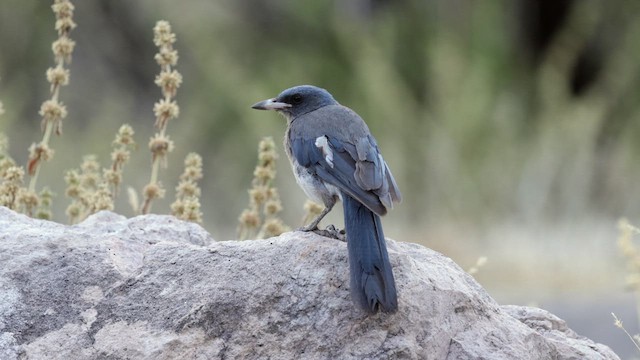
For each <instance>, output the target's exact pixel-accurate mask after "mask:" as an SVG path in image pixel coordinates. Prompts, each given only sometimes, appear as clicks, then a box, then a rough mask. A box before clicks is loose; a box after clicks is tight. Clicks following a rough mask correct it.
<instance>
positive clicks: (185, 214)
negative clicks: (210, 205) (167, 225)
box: [171, 198, 202, 223]
mask: <svg viewBox="0 0 640 360" xmlns="http://www.w3.org/2000/svg"><path fill="white" fill-rule="evenodd" d="M171 211H172V214H173V215H174V216H176V217H177V218H179V219H182V220H186V221H191V222H198V223H199V222H202V212H200V201H199V200H198V199H197V198H189V199H186V200H184V201H176V202H174V203H173V204H171Z"/></svg>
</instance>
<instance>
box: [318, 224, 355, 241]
mask: <svg viewBox="0 0 640 360" xmlns="http://www.w3.org/2000/svg"><path fill="white" fill-rule="evenodd" d="M312 231H313V232H314V233H316V234H318V235H320V236H324V237H328V238H332V239H336V240H340V241H345V242H346V241H347V233H346V232H345V231H344V230H340V229H336V227H335V226H333V225H329V226H327V227H326V229H324V230H321V229H318V228H316V229H315V230H312Z"/></svg>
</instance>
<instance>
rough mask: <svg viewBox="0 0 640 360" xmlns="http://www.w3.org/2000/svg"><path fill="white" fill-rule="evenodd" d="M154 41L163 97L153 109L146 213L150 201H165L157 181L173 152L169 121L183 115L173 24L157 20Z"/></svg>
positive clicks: (146, 188)
mask: <svg viewBox="0 0 640 360" xmlns="http://www.w3.org/2000/svg"><path fill="white" fill-rule="evenodd" d="M153 33H154V38H153V42H154V43H155V44H156V46H157V47H158V53H157V54H156V56H155V59H156V61H157V62H158V65H160V74H159V75H158V76H156V85H158V86H159V87H160V89H162V95H163V96H164V98H162V99H160V100H159V101H158V102H156V103H155V105H154V106H153V112H154V113H155V116H156V123H155V126H156V128H157V129H158V132H157V133H156V134H155V135H154V136H153V137H152V138H151V140H150V141H149V150H151V154H152V168H151V179H150V180H149V183H148V184H147V185H146V186H145V187H144V189H143V191H142V193H143V196H144V200H143V203H142V206H141V212H142V213H143V214H147V213H149V211H150V210H151V202H152V201H153V200H154V199H158V198H162V197H164V194H165V189H164V188H163V187H162V185H161V183H160V182H159V181H158V172H159V168H160V165H163V166H164V167H166V166H167V154H168V153H170V152H171V151H173V142H172V141H171V140H170V139H169V136H168V135H166V130H167V125H168V122H169V120H171V119H175V118H177V117H178V114H179V113H180V108H179V107H178V104H177V103H176V101H175V100H173V98H175V96H176V92H177V90H178V88H179V87H180V84H181V83H182V75H180V73H179V72H177V71H176V70H173V69H172V66H175V65H176V64H177V63H178V52H177V51H176V50H174V49H173V43H174V42H175V41H176V35H175V34H174V33H172V32H171V25H170V24H169V22H167V21H158V22H157V23H156V26H155V27H154V28H153Z"/></svg>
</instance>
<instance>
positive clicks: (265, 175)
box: [238, 137, 288, 240]
mask: <svg viewBox="0 0 640 360" xmlns="http://www.w3.org/2000/svg"><path fill="white" fill-rule="evenodd" d="M277 159H278V154H277V153H276V150H275V143H274V142H273V139H272V138H270V137H267V138H264V139H262V141H260V144H259V145H258V165H257V166H256V168H255V170H254V172H253V176H254V178H253V181H252V188H251V189H250V190H249V208H248V209H246V210H244V211H243V212H242V213H241V214H240V217H239V219H238V220H239V225H238V238H239V239H241V240H244V239H250V238H258V239H262V238H267V237H271V236H277V235H280V234H282V233H283V232H285V231H287V230H288V227H287V226H286V225H284V223H283V221H282V220H281V219H280V218H279V217H278V214H279V213H280V212H281V211H282V203H281V202H280V196H279V195H278V190H277V189H276V188H275V187H274V186H273V182H274V179H275V177H276V160H277Z"/></svg>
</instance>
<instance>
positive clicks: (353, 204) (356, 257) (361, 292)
mask: <svg viewBox="0 0 640 360" xmlns="http://www.w3.org/2000/svg"><path fill="white" fill-rule="evenodd" d="M252 108H254V109H259V110H276V111H277V112H279V113H281V114H283V115H284V117H285V118H286V119H287V125H288V126H287V130H286V134H285V138H284V146H285V150H286V152H287V156H288V157H289V160H290V161H291V166H292V168H293V174H294V175H295V178H296V181H297V182H298V185H300V187H301V188H302V189H303V190H304V192H305V193H306V194H307V196H309V197H310V198H311V199H313V200H314V201H316V202H318V203H323V204H324V206H325V209H324V210H323V211H322V213H321V214H320V215H319V216H318V217H317V218H315V219H314V220H313V221H312V222H311V223H310V224H309V225H308V226H306V227H304V228H302V229H301V230H303V231H313V230H316V229H317V226H318V223H319V222H320V220H322V218H323V217H324V216H325V215H327V214H328V213H329V212H330V211H331V209H332V208H333V206H334V205H335V203H336V201H337V200H338V199H340V200H341V201H342V204H343V207H344V223H345V228H346V233H347V248H348V251H349V267H350V274H351V297H352V299H353V301H354V302H355V303H356V304H357V305H358V306H360V307H361V308H362V309H363V310H365V311H367V312H369V313H376V312H378V310H382V311H384V312H395V311H396V310H397V309H398V298H397V294H396V286H395V281H394V279H393V272H392V270H391V264H390V263H389V255H388V254H387V246H386V243H385V238H384V233H383V232H382V224H381V223H380V216H382V215H384V214H386V213H387V210H388V209H391V208H393V203H394V202H400V201H401V195H400V190H398V185H397V184H396V182H395V180H394V179H393V175H391V172H390V171H389V167H388V166H387V163H385V161H384V160H383V159H382V155H380V150H379V149H378V145H377V143H376V140H375V139H374V138H373V136H372V135H371V132H370V131H369V128H368V127H367V124H365V122H364V121H363V120H362V118H361V117H360V116H358V114H356V113H355V112H354V111H353V110H351V109H349V108H348V107H346V106H342V105H340V104H339V103H338V102H337V101H336V100H335V99H334V98H333V96H331V94H329V92H328V91H326V90H324V89H321V88H318V87H315V86H311V85H301V86H296V87H292V88H290V89H287V90H285V91H283V92H282V93H280V95H278V96H277V97H276V98H273V99H268V100H264V101H261V102H259V103H256V104H254V105H253V106H252Z"/></svg>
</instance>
